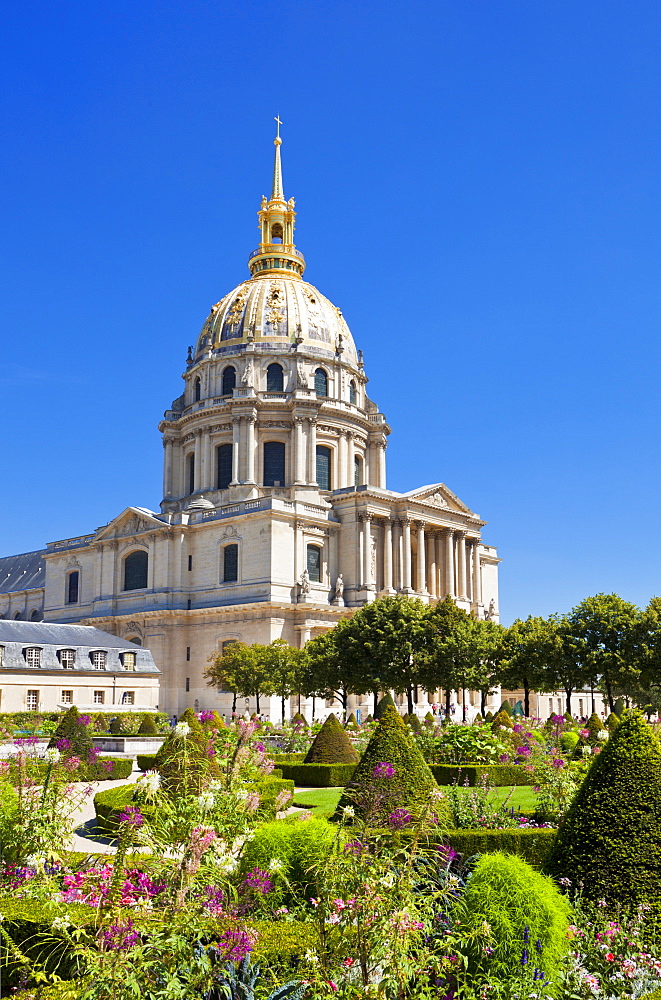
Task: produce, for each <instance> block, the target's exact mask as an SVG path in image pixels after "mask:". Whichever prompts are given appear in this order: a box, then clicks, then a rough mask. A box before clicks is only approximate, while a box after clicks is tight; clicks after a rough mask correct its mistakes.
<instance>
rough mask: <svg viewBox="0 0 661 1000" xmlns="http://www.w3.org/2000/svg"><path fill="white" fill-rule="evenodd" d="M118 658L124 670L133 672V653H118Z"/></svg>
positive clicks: (130, 651)
mask: <svg viewBox="0 0 661 1000" xmlns="http://www.w3.org/2000/svg"><path fill="white" fill-rule="evenodd" d="M119 658H120V660H121V661H122V666H123V667H124V670H135V653H134V652H133V651H132V650H129V651H127V652H126V653H120V654H119Z"/></svg>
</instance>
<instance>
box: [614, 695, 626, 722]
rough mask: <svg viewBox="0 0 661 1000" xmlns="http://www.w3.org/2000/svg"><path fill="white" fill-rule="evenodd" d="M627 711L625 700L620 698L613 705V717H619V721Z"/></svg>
mask: <svg viewBox="0 0 661 1000" xmlns="http://www.w3.org/2000/svg"><path fill="white" fill-rule="evenodd" d="M625 711H626V705H625V704H624V698H618V699H617V701H616V702H615V704H614V705H613V715H617V717H618V719H621V718H622V716H623V715H624V713H625Z"/></svg>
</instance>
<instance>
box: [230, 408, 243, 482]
mask: <svg viewBox="0 0 661 1000" xmlns="http://www.w3.org/2000/svg"><path fill="white" fill-rule="evenodd" d="M240 443H241V417H232V482H231V483H230V486H238V485H239V445H240Z"/></svg>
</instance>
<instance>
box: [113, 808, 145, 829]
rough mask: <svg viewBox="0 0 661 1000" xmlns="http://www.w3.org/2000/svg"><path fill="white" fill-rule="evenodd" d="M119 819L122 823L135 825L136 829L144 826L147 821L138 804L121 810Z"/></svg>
mask: <svg viewBox="0 0 661 1000" xmlns="http://www.w3.org/2000/svg"><path fill="white" fill-rule="evenodd" d="M117 819H118V821H119V822H120V823H126V825H127V826H134V827H136V829H137V827H139V826H142V824H143V823H144V821H145V817H144V816H143V815H142V813H141V812H140V810H139V809H138V808H136V806H127V807H126V809H125V810H124V811H123V812H120V814H119V816H118V817H117Z"/></svg>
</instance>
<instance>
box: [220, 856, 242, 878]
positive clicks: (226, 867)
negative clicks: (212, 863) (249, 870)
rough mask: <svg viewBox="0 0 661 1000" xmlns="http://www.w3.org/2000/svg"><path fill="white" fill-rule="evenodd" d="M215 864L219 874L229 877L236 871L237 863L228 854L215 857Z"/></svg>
mask: <svg viewBox="0 0 661 1000" xmlns="http://www.w3.org/2000/svg"><path fill="white" fill-rule="evenodd" d="M216 864H217V865H218V868H219V870H220V871H221V872H223V873H225V874H226V875H231V874H232V872H234V871H236V869H237V867H238V864H239V862H238V861H237V859H236V858H233V857H232V856H231V855H229V854H221V855H217V856H216Z"/></svg>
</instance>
